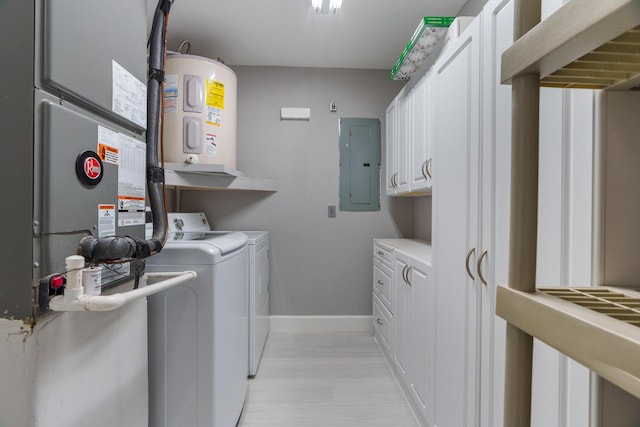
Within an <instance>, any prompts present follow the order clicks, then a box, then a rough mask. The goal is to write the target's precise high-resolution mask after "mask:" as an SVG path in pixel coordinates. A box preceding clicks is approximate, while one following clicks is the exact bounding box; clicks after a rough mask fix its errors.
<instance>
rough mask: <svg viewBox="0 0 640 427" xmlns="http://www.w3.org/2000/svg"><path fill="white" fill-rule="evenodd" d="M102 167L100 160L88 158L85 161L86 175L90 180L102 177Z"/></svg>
mask: <svg viewBox="0 0 640 427" xmlns="http://www.w3.org/2000/svg"><path fill="white" fill-rule="evenodd" d="M101 172H102V167H101V166H100V163H99V162H98V160H96V159H95V158H93V157H87V158H86V159H85V160H84V174H85V175H86V176H87V177H88V178H90V179H96V178H98V177H99V176H100V173H101Z"/></svg>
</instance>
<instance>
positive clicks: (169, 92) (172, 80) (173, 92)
mask: <svg viewBox="0 0 640 427" xmlns="http://www.w3.org/2000/svg"><path fill="white" fill-rule="evenodd" d="M164 112H165V114H166V113H177V112H178V75H177V74H167V75H166V76H165V82H164Z"/></svg>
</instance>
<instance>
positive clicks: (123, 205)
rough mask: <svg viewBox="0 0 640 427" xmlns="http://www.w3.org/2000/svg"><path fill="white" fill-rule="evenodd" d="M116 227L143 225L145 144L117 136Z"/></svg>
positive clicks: (121, 135) (120, 135)
mask: <svg viewBox="0 0 640 427" xmlns="http://www.w3.org/2000/svg"><path fill="white" fill-rule="evenodd" d="M118 141H119V144H118V146H119V151H120V163H119V165H118V225H119V226H120V227H122V226H128V225H140V224H142V225H144V205H145V185H146V148H147V147H146V144H145V143H144V142H142V141H137V140H135V139H133V138H131V137H129V136H127V135H124V134H119V135H118Z"/></svg>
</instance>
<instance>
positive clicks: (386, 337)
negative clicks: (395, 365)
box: [373, 294, 393, 354]
mask: <svg viewBox="0 0 640 427" xmlns="http://www.w3.org/2000/svg"><path fill="white" fill-rule="evenodd" d="M392 321H393V315H392V314H391V313H390V312H389V310H387V309H386V307H385V306H384V304H382V302H380V299H379V298H378V297H377V296H376V295H375V294H373V333H374V334H375V336H376V337H377V338H378V342H379V343H380V345H382V346H383V347H384V348H385V350H387V352H388V354H391V346H392V342H393V334H392V331H393V325H392V324H391V322H392Z"/></svg>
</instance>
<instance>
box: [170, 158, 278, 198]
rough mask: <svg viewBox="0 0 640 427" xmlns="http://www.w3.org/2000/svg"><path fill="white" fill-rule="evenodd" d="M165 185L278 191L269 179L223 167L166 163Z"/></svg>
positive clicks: (185, 188) (195, 188) (204, 188)
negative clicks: (246, 174) (250, 175)
mask: <svg viewBox="0 0 640 427" xmlns="http://www.w3.org/2000/svg"><path fill="white" fill-rule="evenodd" d="M165 183H166V185H167V186H168V187H173V188H176V189H184V190H197V189H200V190H252V191H269V192H275V191H278V183H277V181H276V180H274V179H270V178H255V177H248V176H245V174H244V173H242V172H240V171H237V170H235V169H232V168H229V167H227V166H225V165H211V164H197V163H196V164H188V163H166V164H165Z"/></svg>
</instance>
